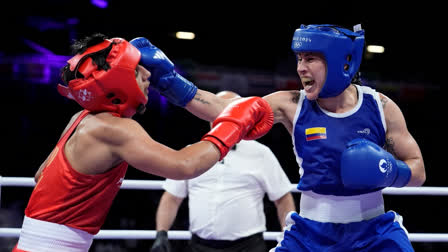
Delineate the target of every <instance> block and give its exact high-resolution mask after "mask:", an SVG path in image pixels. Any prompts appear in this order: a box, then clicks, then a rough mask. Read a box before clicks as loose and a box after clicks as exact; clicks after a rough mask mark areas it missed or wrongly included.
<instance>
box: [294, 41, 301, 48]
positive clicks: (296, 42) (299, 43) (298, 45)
mask: <svg viewBox="0 0 448 252" xmlns="http://www.w3.org/2000/svg"><path fill="white" fill-rule="evenodd" d="M301 46H302V42H299V41H295V42H294V48H299V47H301Z"/></svg>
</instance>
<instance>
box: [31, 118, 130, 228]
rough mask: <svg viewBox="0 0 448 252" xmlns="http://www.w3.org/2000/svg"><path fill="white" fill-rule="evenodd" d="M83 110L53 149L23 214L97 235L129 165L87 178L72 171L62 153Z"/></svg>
mask: <svg viewBox="0 0 448 252" xmlns="http://www.w3.org/2000/svg"><path fill="white" fill-rule="evenodd" d="M88 114H89V112H88V111H86V110H84V111H82V113H81V115H80V116H79V117H78V118H77V119H76V121H75V122H74V123H73V125H72V126H71V127H70V129H69V130H68V131H67V132H66V133H65V134H64V135H63V136H62V138H61V139H60V140H59V142H58V143H57V145H56V147H55V148H54V149H53V151H52V153H51V155H50V157H49V160H48V162H47V165H46V166H45V168H44V169H43V170H42V175H41V176H40V179H39V182H38V183H37V184H36V186H35V187H34V190H33V193H32V194H31V197H30V200H29V202H28V206H27V207H26V209H25V215H26V216H28V217H30V218H34V219H38V220H42V221H48V222H53V223H58V224H62V225H66V226H69V227H73V228H77V229H80V230H84V231H86V232H88V233H90V234H97V233H98V232H99V230H100V228H101V226H102V225H103V223H104V221H105V219H106V216H107V214H108V212H109V209H110V206H111V205H112V202H113V200H114V198H115V196H116V195H117V193H118V190H119V189H120V186H121V183H122V181H123V179H124V176H125V174H126V170H127V167H128V164H127V163H126V162H122V163H120V164H119V165H118V166H116V167H114V168H112V169H111V170H109V171H107V172H106V173H103V174H96V175H86V174H81V173H79V172H77V171H76V170H74V169H73V168H72V167H71V165H70V164H69V162H68V160H67V159H66V157H65V154H64V146H65V143H66V142H67V140H68V138H69V137H70V136H71V134H72V132H73V130H74V129H75V128H76V126H78V124H79V122H80V121H81V120H82V119H83V118H84V117H85V116H86V115H88Z"/></svg>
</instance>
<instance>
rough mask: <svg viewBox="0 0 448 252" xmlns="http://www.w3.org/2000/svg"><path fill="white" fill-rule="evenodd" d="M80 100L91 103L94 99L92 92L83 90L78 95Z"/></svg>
mask: <svg viewBox="0 0 448 252" xmlns="http://www.w3.org/2000/svg"><path fill="white" fill-rule="evenodd" d="M78 98H79V99H80V100H81V101H90V100H92V98H93V95H92V92H89V91H87V89H81V90H79V93H78Z"/></svg>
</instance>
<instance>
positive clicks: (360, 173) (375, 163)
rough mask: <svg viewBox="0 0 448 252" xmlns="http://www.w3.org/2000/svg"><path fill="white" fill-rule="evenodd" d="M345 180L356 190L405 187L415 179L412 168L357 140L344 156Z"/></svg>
mask: <svg viewBox="0 0 448 252" xmlns="http://www.w3.org/2000/svg"><path fill="white" fill-rule="evenodd" d="M341 179H342V183H343V184H344V186H346V187H347V188H352V189H375V188H380V187H389V186H391V187H403V186H406V185H407V184H408V182H409V180H410V179H411V169H410V168H409V166H408V165H407V164H406V163H405V162H403V161H401V160H396V159H395V158H394V157H393V156H392V154H390V153H389V152H387V151H385V150H384V149H383V148H381V147H380V146H378V145H377V144H375V143H373V142H371V141H369V140H366V139H360V138H357V139H355V140H352V141H350V142H349V143H348V144H347V149H346V150H345V151H344V152H343V153H342V156H341Z"/></svg>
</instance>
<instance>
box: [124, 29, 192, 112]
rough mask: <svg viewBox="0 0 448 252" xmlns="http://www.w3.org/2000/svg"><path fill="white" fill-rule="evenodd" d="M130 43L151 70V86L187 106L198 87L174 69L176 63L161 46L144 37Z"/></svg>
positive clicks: (174, 102)
mask: <svg viewBox="0 0 448 252" xmlns="http://www.w3.org/2000/svg"><path fill="white" fill-rule="evenodd" d="M129 43H131V44H132V45H133V46H135V47H136V48H137V49H138V50H139V51H140V53H141V54H142V57H141V59H140V64H141V65H142V66H144V67H145V68H147V69H148V70H149V71H150V72H151V77H150V82H151V87H153V88H155V89H156V90H157V91H158V92H159V93H160V94H162V95H163V96H165V97H166V98H167V99H168V101H170V102H171V103H173V104H175V105H177V106H181V107H185V105H187V103H188V102H190V101H191V100H192V99H193V98H194V96H195V95H196V92H197V90H198V88H197V87H196V86H195V85H194V84H193V83H191V82H190V81H188V80H187V79H185V78H184V77H182V76H181V75H180V74H178V73H177V72H176V71H175V70H174V64H173V63H172V62H171V60H169V59H168V57H166V55H165V54H164V53H163V52H162V51H161V50H160V49H159V48H157V47H155V46H154V45H153V44H151V42H149V40H148V39H146V38H143V37H139V38H135V39H133V40H131V41H130V42H129Z"/></svg>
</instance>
